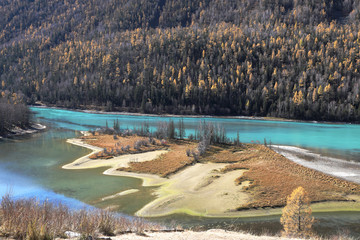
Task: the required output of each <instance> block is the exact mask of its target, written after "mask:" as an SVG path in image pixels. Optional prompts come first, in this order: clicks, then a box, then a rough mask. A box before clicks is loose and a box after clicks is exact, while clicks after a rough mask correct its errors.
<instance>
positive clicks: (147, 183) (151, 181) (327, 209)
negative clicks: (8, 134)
mask: <svg viewBox="0 0 360 240" xmlns="http://www.w3.org/2000/svg"><path fill="white" fill-rule="evenodd" d="M80 141H81V140H80V139H68V140H67V142H68V143H70V144H74V145H77V146H80V147H85V148H88V149H91V150H92V152H91V153H89V154H87V155H86V156H83V157H81V158H79V159H84V158H86V157H88V156H90V155H92V154H94V153H96V152H98V151H99V149H100V148H98V147H94V146H91V145H89V144H86V143H81V142H80ZM79 159H76V160H75V161H73V162H71V163H69V164H66V165H64V166H63V167H62V168H64V169H71V167H69V166H71V165H74V164H76V163H77V162H79V161H80V162H81V160H79ZM289 160H290V161H292V160H291V159H289ZM103 174H104V175H111V176H121V177H132V178H137V179H141V180H142V181H143V182H142V186H144V187H159V188H162V189H159V190H158V191H161V190H164V189H165V188H166V186H167V185H168V184H171V183H170V180H169V179H166V178H161V177H159V176H157V175H153V174H143V173H132V172H124V171H117V170H116V168H114V167H109V169H107V170H105V171H104V172H103ZM325 174H327V173H325ZM165 191H166V189H165ZM170 195H171V194H170ZM168 196H169V195H168ZM168 196H160V197H158V198H156V199H155V200H153V201H151V202H149V203H148V204H146V205H145V206H144V207H142V208H141V209H139V210H138V211H137V212H136V213H135V215H136V216H139V217H146V218H156V217H164V216H169V215H172V214H180V213H182V214H187V215H190V216H199V217H207V218H251V217H265V216H280V215H281V214H282V208H281V207H274V208H264V209H249V210H242V211H234V212H229V213H230V214H216V215H212V214H203V213H199V212H196V211H193V210H191V209H189V208H186V207H183V208H180V209H176V210H174V211H171V212H166V213H164V214H144V211H146V210H147V209H148V208H149V206H151V205H153V204H154V203H156V202H159V201H160V202H161V200H162V199H165V198H166V197H168ZM311 207H312V210H313V212H314V213H332V212H334V213H335V212H346V211H351V212H360V202H358V201H341V202H336V201H326V202H321V203H312V204H311Z"/></svg>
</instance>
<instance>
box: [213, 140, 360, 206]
mask: <svg viewBox="0 0 360 240" xmlns="http://www.w3.org/2000/svg"><path fill="white" fill-rule="evenodd" d="M211 158H212V159H215V160H212V161H215V162H217V161H218V160H217V159H228V161H230V160H231V162H234V161H237V162H236V163H233V164H230V165H228V166H226V167H225V168H224V169H223V171H225V172H226V171H231V170H235V169H248V171H246V172H245V173H244V174H243V176H241V177H239V178H238V179H237V180H236V182H237V183H238V184H240V183H241V182H243V181H250V182H251V185H250V186H249V187H247V191H248V192H249V193H250V194H251V195H252V196H253V198H252V199H253V200H252V201H251V202H249V203H248V204H246V205H244V206H241V207H240V208H239V210H240V209H248V208H259V207H276V206H284V205H285V203H286V196H288V195H289V194H290V193H291V192H292V190H293V189H295V188H297V187H298V186H303V187H305V188H306V191H307V192H308V193H309V198H310V200H311V202H322V201H328V200H334V201H346V200H347V199H346V197H345V196H344V195H343V194H359V193H360V186H359V185H357V184H355V183H351V182H347V181H345V180H341V179H337V178H335V177H331V176H328V175H326V174H323V173H321V172H318V171H316V170H313V169H309V168H306V167H303V166H301V165H298V164H296V163H294V162H292V161H290V160H288V159H287V158H285V157H283V156H281V155H280V154H278V153H276V152H274V151H273V150H271V149H269V148H267V147H265V146H263V145H258V144H255V145H245V146H244V148H243V150H242V151H235V152H231V149H230V150H228V151H227V152H222V153H219V154H216V155H214V156H212V157H211ZM210 160H211V159H210Z"/></svg>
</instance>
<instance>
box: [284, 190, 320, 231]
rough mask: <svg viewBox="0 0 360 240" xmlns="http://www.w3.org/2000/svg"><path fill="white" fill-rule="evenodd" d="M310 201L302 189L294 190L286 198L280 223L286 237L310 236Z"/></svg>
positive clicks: (311, 221) (311, 219)
mask: <svg viewBox="0 0 360 240" xmlns="http://www.w3.org/2000/svg"><path fill="white" fill-rule="evenodd" d="M311 213H312V210H311V207H310V199H309V197H308V195H307V193H306V191H305V189H304V188H303V187H298V188H296V189H295V190H294V191H293V192H292V193H291V195H290V196H288V198H287V203H286V206H285V207H284V210H283V214H282V216H281V219H280V222H281V224H282V225H283V227H284V235H285V236H287V237H298V238H307V237H310V236H311V226H312V224H313V223H314V218H313V217H312V216H311Z"/></svg>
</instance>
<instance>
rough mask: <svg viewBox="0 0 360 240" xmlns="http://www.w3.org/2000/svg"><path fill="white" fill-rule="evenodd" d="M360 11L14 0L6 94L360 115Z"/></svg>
mask: <svg viewBox="0 0 360 240" xmlns="http://www.w3.org/2000/svg"><path fill="white" fill-rule="evenodd" d="M54 6H57V7H56V8H55V7H54ZM36 16H38V17H36ZM359 19H360V4H359V1H358V0H349V1H331V3H329V1H327V0H315V1H293V0H280V1H276V3H275V2H274V1H268V0H261V1H229V0H224V1H215V0H192V1H188V0H186V1H185V0H184V1H173V0H164V1H157V0H151V1H144V0H110V1H100V0H91V1H83V0H77V1H75V0H68V1H58V0H50V1H30V0H29V1H18V0H16V1H4V2H3V3H1V7H0V90H2V91H4V90H10V91H12V92H13V91H15V92H17V91H21V92H22V93H23V94H24V95H25V96H26V97H27V101H28V102H29V103H34V102H35V101H39V100H40V101H43V102H44V103H47V104H53V105H58V106H63V107H68V108H89V107H94V106H95V107H98V108H101V109H103V110H107V111H112V110H123V111H137V112H144V113H173V114H211V115H255V116H273V117H284V118H297V119H305V120H332V121H359V120H360V97H359V90H360V73H359V69H360V61H359V58H360V56H359V52H360V49H359V42H360V24H359Z"/></svg>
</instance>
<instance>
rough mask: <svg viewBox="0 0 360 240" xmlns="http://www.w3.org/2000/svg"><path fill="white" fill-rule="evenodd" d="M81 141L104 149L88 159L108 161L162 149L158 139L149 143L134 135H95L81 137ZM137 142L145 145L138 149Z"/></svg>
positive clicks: (147, 140) (146, 139) (145, 139)
mask: <svg viewBox="0 0 360 240" xmlns="http://www.w3.org/2000/svg"><path fill="white" fill-rule="evenodd" d="M81 139H83V141H84V142H85V143H87V144H90V145H93V146H96V147H100V148H104V151H101V152H99V153H96V154H93V155H91V156H90V157H89V158H90V159H109V158H112V157H113V156H119V155H123V154H134V153H142V152H149V151H155V150H160V149H163V148H164V146H163V145H162V144H161V141H160V140H158V139H152V141H149V138H148V137H140V136H136V135H134V136H126V137H123V136H118V135H115V136H114V135H108V134H104V135H99V134H98V133H96V134H95V135H94V136H83V137H81ZM137 142H144V143H146V145H141V147H140V148H136V143H137Z"/></svg>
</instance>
